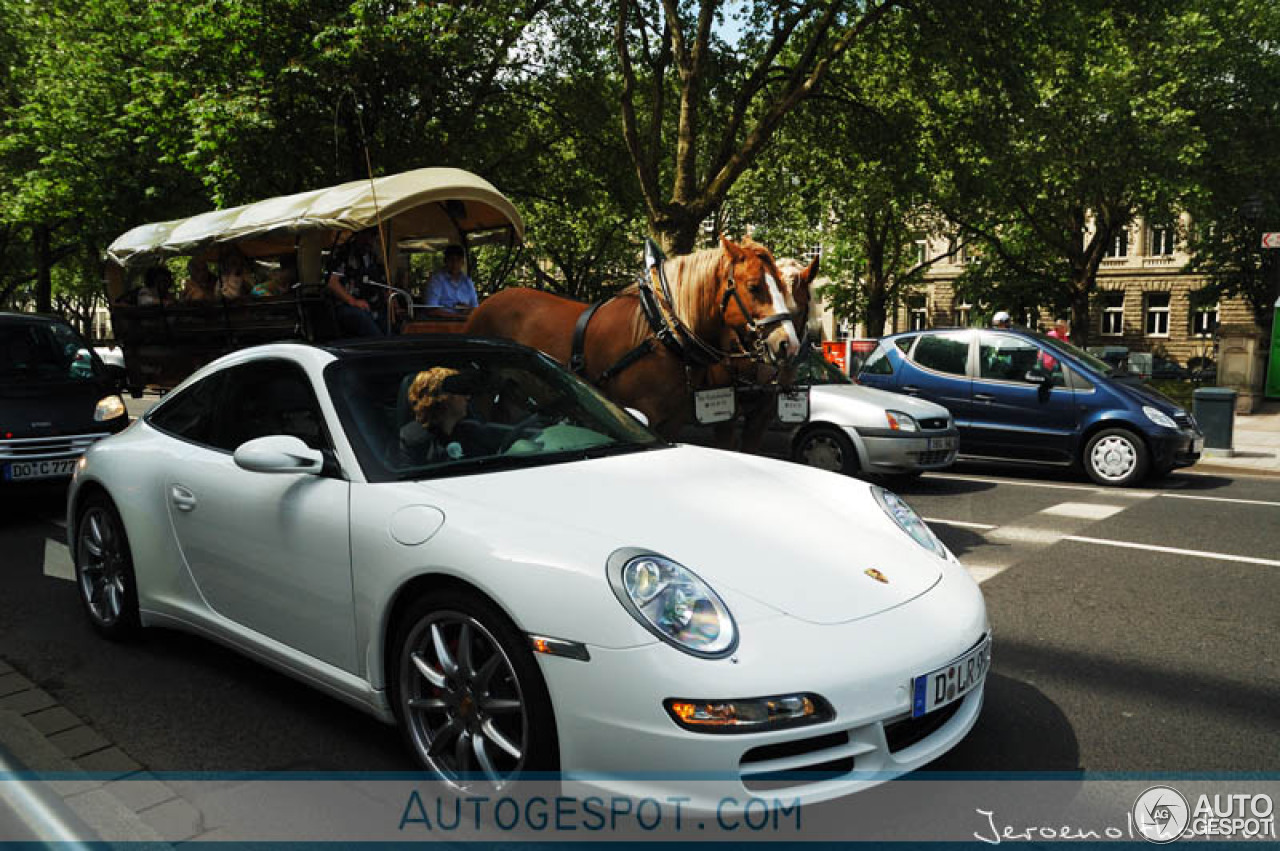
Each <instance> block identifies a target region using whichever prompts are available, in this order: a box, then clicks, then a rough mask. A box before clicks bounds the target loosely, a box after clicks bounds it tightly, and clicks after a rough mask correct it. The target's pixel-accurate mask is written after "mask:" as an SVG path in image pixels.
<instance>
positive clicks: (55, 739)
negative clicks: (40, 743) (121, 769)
mask: <svg viewBox="0 0 1280 851" xmlns="http://www.w3.org/2000/svg"><path fill="white" fill-rule="evenodd" d="M49 743H50V744H51V745H53V746H54V747H55V748H57V749H58V750H60V751H62V752H63V753H64V754H66V755H67V756H69V757H71V758H72V759H75V758H77V757H81V756H84V755H85V754H90V753H93V752H94V751H100V750H102V749H103V748H105V747H108V746H110V744H111V743H110V742H108V741H107V740H106V739H104V738H102V736H101V735H99V733H98V731H97V730H94V729H93V728H92V727H84V726H81V727H72V728H71V729H70V730H64V731H63V732H61V733H57V734H55V735H52V736H50V737H49Z"/></svg>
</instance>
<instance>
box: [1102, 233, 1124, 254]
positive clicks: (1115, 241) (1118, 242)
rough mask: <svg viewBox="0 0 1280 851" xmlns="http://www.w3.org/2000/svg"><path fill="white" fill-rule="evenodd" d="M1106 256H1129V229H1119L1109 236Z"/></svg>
mask: <svg viewBox="0 0 1280 851" xmlns="http://www.w3.org/2000/svg"><path fill="white" fill-rule="evenodd" d="M1106 256H1107V257H1112V258H1120V257H1128V256H1129V231H1128V230H1121V231H1120V232H1119V233H1117V234H1116V235H1115V236H1114V237H1112V238H1111V244H1110V245H1108V246H1107V254H1106Z"/></svg>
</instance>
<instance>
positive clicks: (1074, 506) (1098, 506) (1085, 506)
mask: <svg viewBox="0 0 1280 851" xmlns="http://www.w3.org/2000/svg"><path fill="white" fill-rule="evenodd" d="M1127 507H1128V506H1125V505H1105V504H1102V503H1097V502H1060V503H1058V504H1057V505H1051V506H1049V507H1048V508H1046V509H1044V510H1042V511H1041V512H1040V513H1041V514H1053V515H1056V516H1058V517H1075V518H1078V519H1080V520H1106V519H1107V518H1108V517H1110V516H1111V515H1113V514H1119V513H1120V512H1121V511H1124V510H1125V508H1127Z"/></svg>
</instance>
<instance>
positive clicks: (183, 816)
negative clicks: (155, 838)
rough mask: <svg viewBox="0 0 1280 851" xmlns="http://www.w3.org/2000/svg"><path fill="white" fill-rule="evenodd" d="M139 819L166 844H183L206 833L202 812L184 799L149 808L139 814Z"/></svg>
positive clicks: (175, 799) (176, 799)
mask: <svg viewBox="0 0 1280 851" xmlns="http://www.w3.org/2000/svg"><path fill="white" fill-rule="evenodd" d="M138 817H139V818H141V819H142V820H143V821H144V822H146V824H147V826H149V827H150V828H151V829H152V830H154V831H155V832H156V833H158V834H160V838H161V839H163V840H165V841H166V842H182V841H183V840H186V839H190V838H191V837H193V836H196V835H198V834H201V833H204V832H205V826H204V817H203V816H202V815H200V811H199V810H197V809H196V808H195V807H193V806H191V804H190V803H188V802H187V801H184V800H183V799H182V798H174V799H173V800H172V801H166V802H164V803H163V804H157V805H156V806H154V807H149V808H147V809H145V810H143V811H142V812H140V813H138Z"/></svg>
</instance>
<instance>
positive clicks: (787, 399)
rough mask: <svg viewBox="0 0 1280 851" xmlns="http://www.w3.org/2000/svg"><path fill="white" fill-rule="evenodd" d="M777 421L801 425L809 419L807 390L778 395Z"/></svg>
mask: <svg viewBox="0 0 1280 851" xmlns="http://www.w3.org/2000/svg"><path fill="white" fill-rule="evenodd" d="M778 419H779V420H780V421H781V422H784V423H802V422H805V421H807V420H808V419H809V390H808V388H805V389H803V390H792V391H791V392H789V393H788V392H779V393H778Z"/></svg>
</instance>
